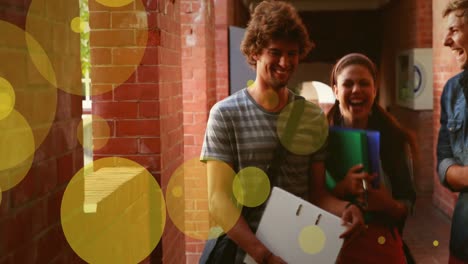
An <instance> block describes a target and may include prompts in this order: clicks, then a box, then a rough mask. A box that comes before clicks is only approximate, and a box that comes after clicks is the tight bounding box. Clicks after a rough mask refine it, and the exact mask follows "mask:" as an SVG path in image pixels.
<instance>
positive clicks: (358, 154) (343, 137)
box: [326, 127, 370, 190]
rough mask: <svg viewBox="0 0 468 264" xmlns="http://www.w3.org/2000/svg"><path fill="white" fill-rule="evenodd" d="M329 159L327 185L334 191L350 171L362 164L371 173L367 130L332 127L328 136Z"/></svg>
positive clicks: (327, 161) (327, 163)
mask: <svg viewBox="0 0 468 264" xmlns="http://www.w3.org/2000/svg"><path fill="white" fill-rule="evenodd" d="M328 152H329V153H328V158H327V160H326V168H327V174H328V175H327V179H326V185H327V187H328V189H329V190H333V189H334V188H335V186H336V183H337V182H338V181H340V180H342V179H343V178H344V177H345V176H346V173H347V172H348V170H349V169H350V168H351V167H353V166H355V165H357V164H362V165H363V166H364V171H366V172H369V171H370V170H369V155H368V146H367V135H366V131H365V130H355V129H346V128H338V127H331V128H330V130H329V135H328Z"/></svg>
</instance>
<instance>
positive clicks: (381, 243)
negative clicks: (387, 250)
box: [377, 236, 386, 245]
mask: <svg viewBox="0 0 468 264" xmlns="http://www.w3.org/2000/svg"><path fill="white" fill-rule="evenodd" d="M385 241H386V240H385V237H384V236H379V238H377V243H379V244H380V245H383V244H385Z"/></svg>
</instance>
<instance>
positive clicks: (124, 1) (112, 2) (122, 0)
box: [96, 0, 134, 7]
mask: <svg viewBox="0 0 468 264" xmlns="http://www.w3.org/2000/svg"><path fill="white" fill-rule="evenodd" d="M96 1H97V2H98V3H100V4H101V5H104V6H108V7H122V6H126V5H128V4H130V3H132V2H133V1H134V0H96Z"/></svg>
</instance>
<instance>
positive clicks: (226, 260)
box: [199, 234, 237, 264]
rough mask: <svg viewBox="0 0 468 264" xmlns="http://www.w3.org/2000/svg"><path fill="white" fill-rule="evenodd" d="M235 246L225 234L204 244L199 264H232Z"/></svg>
mask: <svg viewBox="0 0 468 264" xmlns="http://www.w3.org/2000/svg"><path fill="white" fill-rule="evenodd" d="M236 253H237V245H236V243H234V242H233V241H232V240H231V239H229V238H228V236H227V235H226V234H224V235H222V236H220V237H218V238H217V239H210V240H208V241H207V242H206V244H205V248H204V249H203V253H202V256H201V257H200V261H199V263H200V264H234V262H235V260H236Z"/></svg>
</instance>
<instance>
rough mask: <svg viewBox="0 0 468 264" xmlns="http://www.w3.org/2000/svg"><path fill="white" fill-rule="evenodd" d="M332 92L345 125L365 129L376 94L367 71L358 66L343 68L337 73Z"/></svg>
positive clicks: (372, 81) (352, 65) (372, 80)
mask: <svg viewBox="0 0 468 264" xmlns="http://www.w3.org/2000/svg"><path fill="white" fill-rule="evenodd" d="M333 90H334V91H335V95H336V98H337V100H338V101H339V102H340V112H341V114H342V115H343V118H344V121H345V125H347V126H352V127H356V128H365V126H366V125H367V119H368V117H369V113H370V111H371V108H372V104H373V103H374V99H375V96H376V93H377V91H376V88H375V82H374V79H373V78H372V75H371V73H370V72H369V69H367V68H366V67H365V66H363V65H360V64H350V65H348V66H345V67H344V68H343V69H342V70H341V71H340V72H337V76H336V84H335V85H334V87H333ZM362 126H364V127H362Z"/></svg>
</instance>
